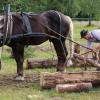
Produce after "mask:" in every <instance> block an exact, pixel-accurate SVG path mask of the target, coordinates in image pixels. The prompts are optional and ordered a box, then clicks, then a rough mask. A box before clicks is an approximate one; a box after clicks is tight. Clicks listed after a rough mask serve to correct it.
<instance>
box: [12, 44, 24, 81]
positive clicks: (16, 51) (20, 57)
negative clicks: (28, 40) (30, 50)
mask: <svg viewBox="0 0 100 100" xmlns="http://www.w3.org/2000/svg"><path fill="white" fill-rule="evenodd" d="M12 51H13V55H14V58H15V60H16V63H17V74H18V77H16V80H24V77H23V61H24V45H20V44H16V45H15V46H13V47H12Z"/></svg>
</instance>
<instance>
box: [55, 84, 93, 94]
mask: <svg viewBox="0 0 100 100" xmlns="http://www.w3.org/2000/svg"><path fill="white" fill-rule="evenodd" d="M91 89H92V83H74V84H58V85H56V91H57V92H59V93H64V92H88V91H90V90H91Z"/></svg>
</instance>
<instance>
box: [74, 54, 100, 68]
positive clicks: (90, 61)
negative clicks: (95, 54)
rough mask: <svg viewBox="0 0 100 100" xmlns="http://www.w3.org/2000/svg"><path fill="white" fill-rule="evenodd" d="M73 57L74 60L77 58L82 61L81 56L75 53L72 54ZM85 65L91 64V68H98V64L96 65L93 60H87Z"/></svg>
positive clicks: (99, 65)
mask: <svg viewBox="0 0 100 100" xmlns="http://www.w3.org/2000/svg"><path fill="white" fill-rule="evenodd" d="M73 56H74V57H76V58H78V59H80V60H83V59H84V57H83V56H81V55H79V54H76V53H74V54H73ZM87 63H89V64H91V67H92V66H93V67H96V68H100V64H99V63H97V61H95V60H92V59H87Z"/></svg>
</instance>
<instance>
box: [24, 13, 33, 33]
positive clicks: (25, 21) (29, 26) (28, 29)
mask: <svg viewBox="0 0 100 100" xmlns="http://www.w3.org/2000/svg"><path fill="white" fill-rule="evenodd" d="M22 17H23V23H24V25H25V27H26V29H27V30H26V32H27V33H32V29H31V25H30V21H29V17H28V14H26V13H22Z"/></svg>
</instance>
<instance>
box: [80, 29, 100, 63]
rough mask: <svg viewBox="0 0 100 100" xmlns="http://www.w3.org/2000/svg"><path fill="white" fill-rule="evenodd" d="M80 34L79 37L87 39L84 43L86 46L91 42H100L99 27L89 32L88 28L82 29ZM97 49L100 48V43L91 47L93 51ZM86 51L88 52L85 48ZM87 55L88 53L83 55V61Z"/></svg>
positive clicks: (89, 45) (88, 46) (89, 46)
mask: <svg viewBox="0 0 100 100" xmlns="http://www.w3.org/2000/svg"><path fill="white" fill-rule="evenodd" d="M80 35H81V38H84V39H86V40H87V45H86V47H87V48H91V44H92V42H95V43H100V29H97V30H93V31H91V32H89V31H88V30H82V31H81V32H80ZM91 49H92V48H91ZM97 50H100V45H99V46H97V47H96V48H94V49H93V51H95V52H96V51H97ZM86 52H88V49H87V50H86ZM87 57H88V54H86V55H85V59H84V61H85V62H86V59H87Z"/></svg>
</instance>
